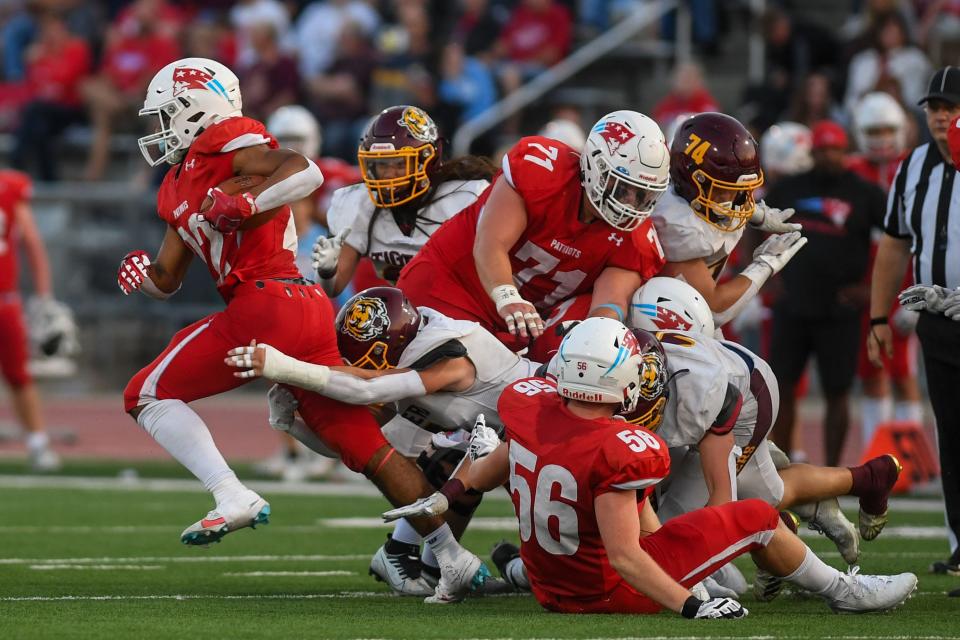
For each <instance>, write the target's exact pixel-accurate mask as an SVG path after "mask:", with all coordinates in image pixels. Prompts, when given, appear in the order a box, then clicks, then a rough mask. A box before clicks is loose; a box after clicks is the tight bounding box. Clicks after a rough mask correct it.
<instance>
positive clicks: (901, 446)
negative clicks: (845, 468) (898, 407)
mask: <svg viewBox="0 0 960 640" xmlns="http://www.w3.org/2000/svg"><path fill="white" fill-rule="evenodd" d="M886 453H892V454H893V455H895V456H897V460H899V461H900V464H901V465H902V466H903V470H902V471H901V472H900V477H899V478H897V483H896V484H895V485H893V493H905V492H906V491H909V490H910V487H912V486H913V485H914V484H921V483H924V482H929V481H931V480H933V479H934V478H936V477H937V476H939V475H940V468H939V465H938V464H937V456H936V455H935V454H934V451H933V447H931V446H930V443H929V441H928V440H927V436H926V434H924V432H923V427H922V426H921V425H920V424H918V423H916V422H884V423H883V424H881V425H879V426H878V427H877V431H876V433H874V434H873V440H871V441H870V445H869V446H868V447H867V448H866V450H865V451H864V453H863V458H862V459H861V461H860V462H861V463H863V462H866V461H867V460H869V459H871V458H875V457H877V456H882V455H884V454H886Z"/></svg>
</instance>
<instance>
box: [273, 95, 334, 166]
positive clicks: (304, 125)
mask: <svg viewBox="0 0 960 640" xmlns="http://www.w3.org/2000/svg"><path fill="white" fill-rule="evenodd" d="M267 131H269V132H270V133H271V134H272V135H273V136H274V137H275V138H276V139H277V142H279V143H280V146H281V147H286V148H289V149H293V150H294V151H296V152H297V153H299V154H302V155H304V156H306V157H308V158H318V157H320V145H321V143H322V141H323V138H322V137H321V135H320V124H319V123H318V122H317V119H316V118H314V117H313V114H312V113H310V111H309V110H308V109H307V108H306V107H301V106H300V105H298V104H288V105H287V106H285V107H280V108H279V109H277V110H276V111H274V112H273V113H272V114H270V117H269V118H267Z"/></svg>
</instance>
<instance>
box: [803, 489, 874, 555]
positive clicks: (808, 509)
mask: <svg viewBox="0 0 960 640" xmlns="http://www.w3.org/2000/svg"><path fill="white" fill-rule="evenodd" d="M791 509H792V510H793V512H794V513H796V514H797V515H798V516H800V518H801V519H803V520H806V521H807V526H808V527H810V528H811V529H813V530H814V531H816V532H818V533H822V534H823V535H825V536H827V538H829V539H830V541H831V542H833V544H835V545H837V550H838V551H839V552H840V555H841V556H842V557H843V560H844V562H846V563H847V564H848V565H854V564H856V563H857V560H858V559H859V558H860V536H859V535H858V534H857V528H856V527H855V526H853V523H852V522H850V521H849V520H847V517H846V516H845V515H843V512H842V511H841V510H840V503H839V502H838V501H837V499H836V498H827V499H826V500H821V501H820V502H816V503H812V504H805V505H798V506H796V507H791Z"/></svg>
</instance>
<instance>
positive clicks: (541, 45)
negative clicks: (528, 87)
mask: <svg viewBox="0 0 960 640" xmlns="http://www.w3.org/2000/svg"><path fill="white" fill-rule="evenodd" d="M648 1H649V0H313V1H305V0H286V1H282V0H240V1H229V0H212V1H206V2H197V1H196V0H132V1H131V0H127V1H125V0H107V1H103V2H84V1H82V0H19V1H18V0H8V1H7V2H3V3H0V34H2V43H3V45H2V46H3V48H2V51H0V63H2V64H0V131H7V132H9V133H12V134H14V138H15V143H14V146H13V149H12V161H13V164H14V165H15V166H18V167H21V168H25V169H27V170H29V171H30V172H31V173H32V174H33V175H34V177H35V178H38V179H40V180H55V179H56V178H57V177H58V170H57V163H56V157H57V154H56V147H55V142H56V140H57V138H58V136H59V134H60V133H61V132H62V131H63V130H64V129H66V128H68V127H70V126H71V125H84V126H86V127H87V128H88V129H89V132H90V140H91V142H90V153H89V158H88V160H87V163H86V167H85V169H84V171H83V173H82V176H83V177H84V178H85V179H87V180H97V179H101V178H102V177H103V175H104V170H105V167H106V164H107V160H108V157H109V156H108V154H109V149H110V136H111V133H112V132H114V131H117V130H120V131H128V132H131V133H139V126H140V125H139V124H138V123H137V118H136V112H137V108H138V105H139V104H140V103H141V102H142V99H143V96H142V93H143V90H144V89H145V87H146V85H147V83H148V81H149V79H150V78H151V76H152V75H153V73H154V72H155V71H156V70H157V69H159V68H160V67H162V66H163V65H164V64H166V63H167V62H170V61H172V60H174V59H176V58H178V57H184V56H200V57H209V58H214V59H217V60H219V61H221V62H223V63H225V64H227V65H228V66H230V67H231V68H233V69H235V70H236V72H237V74H238V75H239V77H240V79H241V83H242V86H243V91H244V112H245V113H246V114H248V115H250V116H252V117H254V118H261V119H263V118H266V117H267V115H269V113H271V112H272V111H273V110H275V109H276V108H277V107H280V106H282V105H285V104H292V103H300V104H303V105H305V106H306V107H308V108H309V109H310V110H311V111H312V112H313V113H314V115H315V116H316V117H317V119H318V120H319V122H320V124H321V127H322V130H323V137H324V153H325V155H330V156H335V157H341V158H343V159H346V160H352V159H353V156H354V151H355V147H356V140H357V138H358V134H359V132H360V130H361V129H362V126H363V124H364V123H365V121H366V119H367V118H368V117H369V115H370V114H372V113H376V112H377V111H379V110H380V109H382V108H384V107H386V106H389V105H392V104H403V103H410V104H417V105H419V106H422V107H424V108H425V109H427V110H428V111H429V112H430V113H431V115H432V116H433V117H434V119H435V120H436V121H437V122H438V123H439V124H440V126H441V128H442V130H443V131H445V132H447V135H450V134H451V133H452V132H453V131H454V130H455V129H456V127H457V126H458V125H459V124H461V123H463V122H464V121H465V120H467V119H470V118H472V117H474V116H476V115H477V114H479V113H481V112H483V111H484V110H485V109H487V108H488V107H489V106H491V105H492V104H494V103H495V102H496V100H497V99H498V98H499V97H501V96H503V95H505V94H506V93H509V92H510V91H513V90H515V89H516V88H517V87H519V86H520V85H521V84H523V83H524V82H526V81H529V80H530V79H531V78H533V77H534V76H536V75H537V74H538V73H540V72H542V71H543V70H545V69H546V68H547V67H549V66H551V65H553V64H555V63H556V62H558V61H559V60H560V59H562V58H563V57H564V56H565V55H567V54H568V53H569V52H570V51H571V49H572V48H573V47H576V46H578V44H580V43H582V42H584V41H586V40H587V39H589V38H591V37H593V36H596V35H598V34H601V33H602V32H603V31H604V30H605V29H607V28H609V27H610V26H611V25H612V24H613V23H615V22H616V21H617V20H618V19H621V18H622V17H624V16H625V15H627V14H628V13H629V12H631V11H636V10H637V9H639V8H640V7H641V6H642V5H643V4H645V2H648ZM688 3H689V5H690V9H691V13H692V16H693V22H692V27H693V29H692V36H693V41H694V44H695V45H696V47H695V52H696V53H698V54H700V55H701V56H704V57H707V56H711V57H712V56H715V55H718V54H719V55H723V54H728V55H729V54H730V53H731V52H729V51H724V42H723V39H721V38H720V36H719V33H720V32H721V31H724V30H726V29H728V28H729V26H730V24H729V23H730V22H731V21H732V20H734V19H736V18H732V17H731V16H732V15H735V16H741V15H743V13H744V11H745V9H744V7H745V5H746V4H747V3H743V2H723V3H721V2H718V1H717V0H688ZM843 4H847V5H849V9H850V11H849V13H848V15H849V18H848V19H847V21H846V23H845V24H843V25H842V26H840V27H839V28H835V29H829V28H827V27H826V26H824V25H823V23H822V21H820V22H816V21H812V20H809V19H805V18H801V17H798V16H800V15H806V14H804V12H798V11H796V7H795V5H798V3H796V2H794V3H790V2H785V3H779V2H768V3H767V8H766V10H765V14H764V15H763V16H762V17H761V18H760V20H759V21H758V24H759V28H760V29H762V32H763V37H764V40H765V45H766V54H765V56H766V60H765V62H766V64H765V76H764V78H763V81H762V82H760V83H757V84H754V85H749V86H745V90H744V92H743V100H742V102H741V103H740V104H719V103H718V101H717V100H715V99H714V98H713V97H712V96H711V95H710V92H709V91H708V89H707V88H706V86H705V84H704V82H703V77H702V71H701V70H700V68H699V67H698V66H697V65H695V64H682V65H677V67H676V69H675V79H674V82H673V87H672V89H671V91H670V92H669V94H668V95H667V97H666V98H665V99H664V100H663V101H661V102H660V103H659V104H657V105H656V107H655V108H654V109H652V113H653V115H655V117H656V118H657V120H658V121H659V122H660V123H661V125H662V126H663V127H664V128H666V127H668V126H669V124H670V123H671V121H672V120H673V119H674V118H675V117H676V116H677V115H680V114H683V113H695V112H700V111H707V110H714V109H718V110H722V111H725V112H728V113H732V114H734V115H737V116H738V117H740V118H741V120H743V121H744V122H745V123H748V124H749V125H750V126H751V127H752V128H753V129H754V131H755V132H756V134H757V135H758V136H759V135H760V134H762V132H763V131H764V130H766V129H767V128H768V127H769V126H770V125H772V124H773V123H775V122H778V121H781V120H791V121H796V122H800V123H802V124H807V125H810V124H812V123H814V122H816V121H818V120H820V119H823V118H830V119H833V120H835V121H837V122H840V123H841V124H844V125H848V124H849V122H850V114H851V109H852V108H853V105H855V104H856V102H857V100H858V99H859V98H860V97H862V96H863V95H864V94H866V93H868V92H870V91H873V90H882V91H885V92H888V93H890V94H891V95H893V96H894V97H896V98H897V100H898V101H900V102H901V103H902V104H903V105H904V106H905V107H906V108H907V109H908V111H911V112H913V113H915V114H918V112H917V108H916V100H917V98H918V97H919V96H920V94H921V92H922V90H923V87H924V84H925V83H926V81H927V78H928V77H929V75H930V72H931V69H932V68H933V67H932V66H931V65H932V64H937V63H940V62H941V61H946V62H949V60H951V59H953V58H955V57H956V53H957V52H958V47H957V44H958V42H960V1H958V0H846V2H844V3H843ZM674 30H675V26H674V23H673V20H672V18H671V17H668V18H667V19H665V20H664V21H663V22H662V24H661V25H660V28H659V31H660V35H661V36H662V37H666V38H670V37H672V35H673V33H674ZM741 55H744V56H745V53H743V52H741ZM744 84H745V85H746V81H744ZM623 106H631V107H634V108H637V107H640V108H641V110H642V107H643V106H645V105H623Z"/></svg>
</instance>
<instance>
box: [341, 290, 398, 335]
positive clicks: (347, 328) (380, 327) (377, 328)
mask: <svg viewBox="0 0 960 640" xmlns="http://www.w3.org/2000/svg"><path fill="white" fill-rule="evenodd" d="M389 328H390V314H389V313H387V305H386V304H385V303H384V301H383V300H381V299H380V298H368V297H366V296H364V297H360V298H357V299H356V300H354V301H353V303H352V304H351V305H350V308H349V309H347V310H346V316H345V321H344V323H343V326H341V327H340V331H341V332H343V333H346V334H347V335H349V336H351V337H352V338H354V339H356V340H360V341H361V342H366V341H367V340H372V339H373V338H376V337H377V336H379V335H381V334H382V333H383V332H385V331H386V330H387V329H389Z"/></svg>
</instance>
